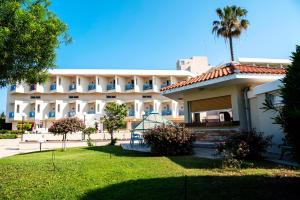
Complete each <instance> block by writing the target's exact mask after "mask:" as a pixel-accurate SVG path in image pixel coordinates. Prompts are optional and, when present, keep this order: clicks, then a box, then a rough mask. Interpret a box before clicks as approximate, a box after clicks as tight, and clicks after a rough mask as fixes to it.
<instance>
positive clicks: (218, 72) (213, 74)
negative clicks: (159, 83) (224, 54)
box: [161, 64, 285, 91]
mask: <svg viewBox="0 0 300 200" xmlns="http://www.w3.org/2000/svg"><path fill="white" fill-rule="evenodd" d="M231 74H285V69H283V68H275V67H266V66H252V65H240V64H231V65H229V66H223V67H219V68H215V69H213V70H212V71H209V72H207V73H203V74H201V75H199V76H196V77H192V78H190V79H187V80H184V81H181V82H178V83H174V84H172V85H169V86H167V87H164V88H162V89H161V91H166V90H170V89H174V88H179V87H183V86H186V85H192V84H194V83H199V82H203V81H207V80H211V79H215V78H220V77H224V76H228V75H231Z"/></svg>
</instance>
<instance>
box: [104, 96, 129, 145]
mask: <svg viewBox="0 0 300 200" xmlns="http://www.w3.org/2000/svg"><path fill="white" fill-rule="evenodd" d="M104 111H105V115H104V117H103V125H104V126H105V127H106V129H107V130H108V132H109V134H110V138H111V144H114V143H115V140H114V131H116V130H118V129H119V128H121V127H123V126H124V125H125V121H124V119H125V117H126V115H127V111H128V108H127V105H126V104H117V103H114V102H112V103H108V104H107V105H106V107H105V109H104Z"/></svg>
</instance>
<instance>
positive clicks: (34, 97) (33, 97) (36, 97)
mask: <svg viewBox="0 0 300 200" xmlns="http://www.w3.org/2000/svg"><path fill="white" fill-rule="evenodd" d="M30 98H31V99H40V98H41V96H31V97H30Z"/></svg>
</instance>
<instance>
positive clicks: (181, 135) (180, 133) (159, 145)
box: [144, 126, 195, 155]
mask: <svg viewBox="0 0 300 200" xmlns="http://www.w3.org/2000/svg"><path fill="white" fill-rule="evenodd" d="M144 139H145V142H146V144H148V145H150V147H151V152H152V153H153V154H157V155H189V154H191V153H192V151H193V141H195V136H194V135H193V134H191V132H190V131H189V129H187V128H183V127H179V126H178V127H177V126H176V127H174V126H158V127H156V128H154V129H150V130H147V131H146V132H145V134H144Z"/></svg>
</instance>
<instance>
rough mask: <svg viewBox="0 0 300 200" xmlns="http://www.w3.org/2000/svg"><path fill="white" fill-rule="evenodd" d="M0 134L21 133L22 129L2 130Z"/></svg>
mask: <svg viewBox="0 0 300 200" xmlns="http://www.w3.org/2000/svg"><path fill="white" fill-rule="evenodd" d="M0 134H16V135H21V134H22V130H0Z"/></svg>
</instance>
